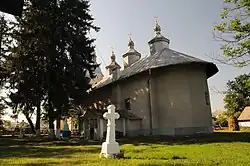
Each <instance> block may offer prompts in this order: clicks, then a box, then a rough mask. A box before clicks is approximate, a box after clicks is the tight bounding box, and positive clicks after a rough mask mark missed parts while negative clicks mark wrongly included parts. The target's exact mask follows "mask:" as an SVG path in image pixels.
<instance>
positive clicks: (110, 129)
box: [100, 105, 120, 158]
mask: <svg viewBox="0 0 250 166" xmlns="http://www.w3.org/2000/svg"><path fill="white" fill-rule="evenodd" d="M103 117H104V118H105V119H107V120H108V124H107V133H106V141H105V142H103V143H102V150H101V154H100V157H103V156H104V157H106V158H110V157H111V158H114V157H116V156H118V155H120V147H119V144H118V142H116V140H115V120H116V119H119V118H120V115H119V114H118V113H116V112H115V106H114V105H109V106H108V112H106V113H104V114H103Z"/></svg>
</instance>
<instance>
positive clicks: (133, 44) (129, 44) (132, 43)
mask: <svg viewBox="0 0 250 166" xmlns="http://www.w3.org/2000/svg"><path fill="white" fill-rule="evenodd" d="M128 35H129V41H128V46H129V48H134V46H135V43H134V42H133V40H132V38H131V36H132V34H131V33H129V34H128Z"/></svg>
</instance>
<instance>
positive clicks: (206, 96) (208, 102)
mask: <svg viewBox="0 0 250 166" xmlns="http://www.w3.org/2000/svg"><path fill="white" fill-rule="evenodd" d="M205 101H206V105H210V101H209V94H208V92H205Z"/></svg>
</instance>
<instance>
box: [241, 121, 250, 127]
mask: <svg viewBox="0 0 250 166" xmlns="http://www.w3.org/2000/svg"><path fill="white" fill-rule="evenodd" d="M239 125H240V126H241V127H250V121H249V122H239Z"/></svg>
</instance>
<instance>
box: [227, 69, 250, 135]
mask: <svg viewBox="0 0 250 166" xmlns="http://www.w3.org/2000/svg"><path fill="white" fill-rule="evenodd" d="M224 102H225V109H226V110H227V115H228V116H229V117H230V119H231V120H230V121H231V122H232V123H233V124H232V127H233V130H237V128H238V123H237V118H238V116H239V115H240V113H241V112H242V111H243V110H244V108H245V107H246V106H249V105H250V73H249V74H243V75H240V76H238V77H236V78H235V80H233V81H228V83H227V91H226V92H225V98H224ZM230 125H231V124H230V122H229V126H230Z"/></svg>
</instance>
